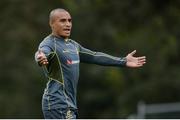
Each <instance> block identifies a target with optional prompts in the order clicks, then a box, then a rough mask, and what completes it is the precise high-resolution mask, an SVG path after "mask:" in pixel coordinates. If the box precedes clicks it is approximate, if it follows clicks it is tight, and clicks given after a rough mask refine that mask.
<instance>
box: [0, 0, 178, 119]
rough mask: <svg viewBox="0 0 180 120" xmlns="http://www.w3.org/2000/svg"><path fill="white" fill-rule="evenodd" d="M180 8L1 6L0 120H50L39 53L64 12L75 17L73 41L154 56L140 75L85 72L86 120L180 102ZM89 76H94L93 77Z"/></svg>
mask: <svg viewBox="0 0 180 120" xmlns="http://www.w3.org/2000/svg"><path fill="white" fill-rule="evenodd" d="M178 5H179V1H178V0H173V1H170V0H164V1H156V0H128V1H127V0H66V1H65V0H59V1H58V0H56V1H55V0H54V1H50V0H39V1H27V0H26V1H23V0H1V1H0V10H1V16H0V21H1V23H0V26H1V27H0V33H1V44H0V53H1V59H0V62H1V64H0V67H1V69H0V71H1V74H0V80H1V84H0V87H1V90H0V93H1V96H0V103H1V104H0V108H1V110H0V118H43V117H42V112H41V96H42V94H43V89H44V87H45V85H46V80H45V78H44V77H43V74H42V71H41V69H40V68H39V67H38V66H37V65H36V63H35V62H34V53H35V51H36V50H37V47H38V44H39V43H40V42H41V40H42V39H43V38H44V37H45V36H47V35H48V34H49V33H50V28H49V26H48V14H49V12H50V11H51V10H52V9H54V8H57V7H63V8H66V9H68V10H69V11H70V13H71V15H72V17H73V30H72V36H71V37H72V39H74V40H76V41H78V42H79V43H81V44H82V45H83V46H84V47H87V48H90V49H92V50H95V51H102V52H106V53H109V54H112V55H115V56H125V55H126V54H128V53H129V52H131V51H132V50H134V49H136V50H137V55H146V57H147V64H146V65H145V66H144V67H143V68H140V69H129V68H114V67H102V66H97V65H87V64H81V71H80V81H79V85H78V96H77V97H78V107H79V114H80V118H126V117H127V116H128V115H129V114H131V113H134V112H136V105H137V103H138V101H140V100H144V101H145V102H146V103H162V102H163V103H164V102H176V101H180V97H179V92H180V88H179V85H180V81H179V79H180V75H179V71H180V68H179V65H180V62H179V59H180V57H179V56H180V54H179V52H178V51H179V47H180V42H179V41H178V39H179V38H180V36H179V26H180V14H179V13H180V8H179V6H178ZM87 68H88V69H87Z"/></svg>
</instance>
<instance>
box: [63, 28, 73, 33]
mask: <svg viewBox="0 0 180 120" xmlns="http://www.w3.org/2000/svg"><path fill="white" fill-rule="evenodd" d="M63 31H65V32H70V31H71V29H69V28H66V29H63Z"/></svg>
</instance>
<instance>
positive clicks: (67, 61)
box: [66, 59, 79, 65]
mask: <svg viewBox="0 0 180 120" xmlns="http://www.w3.org/2000/svg"><path fill="white" fill-rule="evenodd" d="M78 63H79V60H70V59H69V60H66V64H68V65H72V64H78Z"/></svg>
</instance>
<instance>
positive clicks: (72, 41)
mask: <svg viewBox="0 0 180 120" xmlns="http://www.w3.org/2000/svg"><path fill="white" fill-rule="evenodd" d="M69 41H70V42H71V43H72V44H74V45H77V46H79V45H80V44H79V43H78V42H76V41H75V40H72V39H69Z"/></svg>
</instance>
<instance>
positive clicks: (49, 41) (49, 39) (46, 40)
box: [39, 35, 54, 47]
mask: <svg viewBox="0 0 180 120" xmlns="http://www.w3.org/2000/svg"><path fill="white" fill-rule="evenodd" d="M53 39H54V38H53V37H52V36H51V35H48V36H47V37H45V38H44V39H43V40H42V42H41V43H40V45H39V46H40V47H42V46H49V47H53V43H54V40H53Z"/></svg>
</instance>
